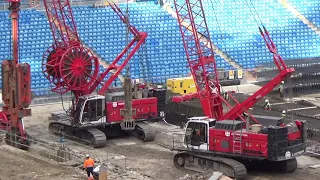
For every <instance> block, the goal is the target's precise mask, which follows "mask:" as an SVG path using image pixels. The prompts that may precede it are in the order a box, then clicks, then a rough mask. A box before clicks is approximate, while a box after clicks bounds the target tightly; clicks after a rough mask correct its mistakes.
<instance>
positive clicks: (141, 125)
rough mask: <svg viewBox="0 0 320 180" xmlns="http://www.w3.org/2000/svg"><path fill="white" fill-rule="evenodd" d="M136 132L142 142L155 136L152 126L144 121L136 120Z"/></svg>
mask: <svg viewBox="0 0 320 180" xmlns="http://www.w3.org/2000/svg"><path fill="white" fill-rule="evenodd" d="M136 124H137V125H136V129H135V131H136V134H137V136H138V138H139V139H140V140H141V141H143V142H148V141H153V140H154V139H155V137H156V134H155V132H154V131H153V129H152V127H151V126H150V125H149V124H147V123H145V122H136Z"/></svg>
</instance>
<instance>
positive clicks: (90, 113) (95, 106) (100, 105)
mask: <svg viewBox="0 0 320 180" xmlns="http://www.w3.org/2000/svg"><path fill="white" fill-rule="evenodd" d="M104 108H105V101H104V100H103V99H94V100H88V101H87V102H86V105H85V108H84V110H83V118H84V119H83V121H87V122H90V121H97V120H99V119H100V118H101V117H103V116H104Z"/></svg>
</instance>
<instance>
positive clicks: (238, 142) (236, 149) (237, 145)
mask: <svg viewBox="0 0 320 180" xmlns="http://www.w3.org/2000/svg"><path fill="white" fill-rule="evenodd" d="M232 136H233V145H232V148H233V153H235V154H241V153H242V137H243V136H242V128H241V130H240V132H239V131H233V135H232Z"/></svg>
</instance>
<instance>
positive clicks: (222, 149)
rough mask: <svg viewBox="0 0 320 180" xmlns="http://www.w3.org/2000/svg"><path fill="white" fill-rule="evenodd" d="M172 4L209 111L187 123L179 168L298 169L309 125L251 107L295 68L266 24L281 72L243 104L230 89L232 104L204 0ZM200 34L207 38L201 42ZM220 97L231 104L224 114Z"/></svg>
mask: <svg viewBox="0 0 320 180" xmlns="http://www.w3.org/2000/svg"><path fill="white" fill-rule="evenodd" d="M174 3H175V9H176V12H177V16H178V22H179V25H180V32H181V35H182V39H183V43H184V48H185V51H186V55H187V59H188V62H189V66H190V70H191V73H192V75H193V78H194V80H195V85H196V87H197V90H198V97H199V98H200V102H201V104H202V108H203V111H204V114H205V115H206V117H193V118H190V120H189V121H188V122H187V124H186V132H185V137H184V143H183V145H184V148H182V149H176V150H179V151H180V152H179V153H178V154H176V155H175V157H174V164H175V165H176V167H178V168H186V169H191V170H195V171H200V172H202V171H203V170H204V169H205V170H215V171H216V170H218V171H220V172H224V173H225V174H226V175H228V176H230V177H234V178H236V179H244V178H245V177H246V174H247V171H246V167H245V166H244V165H243V164H242V163H241V162H240V161H242V160H249V159H250V160H267V161H268V162H270V163H274V164H275V166H276V167H277V168H278V169H279V170H281V171H283V172H292V171H295V170H296V168H297V161H296V159H295V157H296V156H297V155H299V154H301V153H302V152H303V150H304V148H305V143H306V126H305V124H304V123H302V125H301V124H300V123H299V122H298V123H297V124H295V123H291V124H290V126H286V127H279V124H278V123H279V122H281V118H276V117H265V116H264V117H262V116H252V115H250V114H249V113H248V112H247V110H248V109H249V108H250V107H252V106H253V105H254V104H255V103H256V102H257V101H259V100H260V99H261V98H263V97H264V96H265V95H267V94H268V93H269V92H271V91H272V90H273V88H274V87H276V86H277V85H278V84H280V82H281V81H282V80H284V79H285V78H287V77H289V76H290V75H291V74H292V73H293V72H294V69H293V68H287V66H286V65H285V63H284V61H283V60H282V58H281V56H280V55H279V54H278V53H277V49H276V47H275V44H274V43H273V42H272V40H271V38H270V36H269V33H268V31H267V30H266V28H265V27H263V28H260V27H259V30H260V33H261V35H262V37H263V39H264V41H265V42H266V44H267V47H268V49H269V51H270V52H271V53H272V54H273V59H274V62H275V63H276V65H277V67H278V69H279V71H280V74H279V75H277V76H276V77H275V78H274V79H273V80H271V81H270V82H269V83H268V84H266V85H265V86H263V87H262V88H261V89H260V90H258V91H257V92H256V93H254V94H253V95H252V96H250V97H249V98H248V99H246V100H245V101H244V102H242V103H239V102H237V101H236V100H235V98H234V97H233V96H232V95H231V94H229V96H230V97H231V98H233V99H234V101H235V102H236V104H237V105H236V106H235V107H233V108H232V107H231V106H230V105H229V104H228V102H227V101H226V100H224V99H223V98H222V97H221V96H220V85H219V81H218V77H217V76H218V74H217V70H216V69H217V67H216V63H215V59H214V53H213V49H212V48H213V46H212V42H211V40H210V35H209V31H208V27H207V24H206V18H205V14H204V11H203V5H202V1H201V0H184V1H179V2H178V1H177V0H175V1H174ZM180 3H182V4H180ZM190 32H191V33H190ZM188 33H189V34H188ZM200 39H206V40H207V41H206V42H204V43H203V42H200ZM222 102H224V103H226V105H227V106H228V107H229V108H231V110H230V111H228V112H226V113H225V114H224V113H223V109H222V108H223V106H222ZM244 112H246V113H247V114H248V116H247V117H243V113H244ZM249 118H251V119H252V120H253V121H254V122H255V123H256V124H255V125H253V126H252V129H250V127H249ZM236 119H241V120H240V121H239V120H236ZM257 119H259V120H260V121H265V120H267V124H268V125H267V124H265V123H264V124H262V125H261V124H260V123H259V122H258V121H257ZM265 122H266V121H265ZM269 125H274V126H272V127H270V126H269ZM262 126H263V127H262ZM297 126H298V127H297ZM257 127H258V128H257Z"/></svg>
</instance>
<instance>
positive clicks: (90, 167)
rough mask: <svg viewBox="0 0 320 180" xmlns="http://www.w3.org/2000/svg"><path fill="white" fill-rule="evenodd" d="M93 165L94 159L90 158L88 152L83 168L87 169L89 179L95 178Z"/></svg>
mask: <svg viewBox="0 0 320 180" xmlns="http://www.w3.org/2000/svg"><path fill="white" fill-rule="evenodd" d="M93 166H94V161H93V159H91V158H90V156H89V154H87V155H86V160H85V161H84V163H83V170H86V171H87V174H88V180H93ZM91 175H92V177H91Z"/></svg>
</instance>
